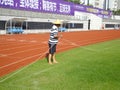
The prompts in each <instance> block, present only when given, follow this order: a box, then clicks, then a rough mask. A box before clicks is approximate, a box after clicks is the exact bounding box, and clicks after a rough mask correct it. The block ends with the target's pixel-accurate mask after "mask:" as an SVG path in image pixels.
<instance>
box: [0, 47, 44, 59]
mask: <svg viewBox="0 0 120 90" xmlns="http://www.w3.org/2000/svg"><path fill="white" fill-rule="evenodd" d="M43 48H46V47H42V48H41V47H39V48H33V49H27V50H22V51H18V52H15V53H10V54H3V55H1V56H0V57H3V56H10V55H14V54H19V53H23V52H28V51H34V50H36V49H43Z"/></svg>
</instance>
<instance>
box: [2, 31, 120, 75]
mask: <svg viewBox="0 0 120 90" xmlns="http://www.w3.org/2000/svg"><path fill="white" fill-rule="evenodd" d="M61 34H62V35H63V37H62V38H61V39H60V40H59V43H58V47H57V52H62V51H65V50H69V49H71V48H75V47H80V46H84V45H89V44H94V43H98V42H103V41H108V40H113V39H118V38H120V30H106V31H105V30H100V31H80V32H65V33H61ZM48 39H49V34H48V33H46V34H21V35H20V34H19V35H18V34H16V35H0V77H2V76H4V75H6V74H9V73H11V72H13V71H15V70H18V69H20V68H22V67H24V66H26V65H28V64H30V63H32V62H34V61H37V60H40V59H42V58H43V57H45V55H46V54H47V53H48V52H47V51H48Z"/></svg>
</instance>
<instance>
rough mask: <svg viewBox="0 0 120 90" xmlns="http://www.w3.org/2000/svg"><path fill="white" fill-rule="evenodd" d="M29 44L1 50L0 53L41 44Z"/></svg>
mask: <svg viewBox="0 0 120 90" xmlns="http://www.w3.org/2000/svg"><path fill="white" fill-rule="evenodd" d="M28 44H30V43H26V45H24V44H22V46H19V47H18V46H16V47H13V48H7V49H2V50H0V51H6V50H12V49H17V48H21V47H30V46H35V45H41V43H38V44H35V45H34V44H32V45H28Z"/></svg>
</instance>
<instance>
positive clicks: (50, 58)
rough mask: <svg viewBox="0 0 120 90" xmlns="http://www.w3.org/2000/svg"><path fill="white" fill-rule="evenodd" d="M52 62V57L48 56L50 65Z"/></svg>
mask: <svg viewBox="0 0 120 90" xmlns="http://www.w3.org/2000/svg"><path fill="white" fill-rule="evenodd" d="M51 60H52V55H51V54H49V55H48V63H49V64H52V61H51Z"/></svg>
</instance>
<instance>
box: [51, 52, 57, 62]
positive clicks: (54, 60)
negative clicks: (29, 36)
mask: <svg viewBox="0 0 120 90" xmlns="http://www.w3.org/2000/svg"><path fill="white" fill-rule="evenodd" d="M52 58H53V63H58V62H57V61H56V58H55V53H54V54H53V55H52Z"/></svg>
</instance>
